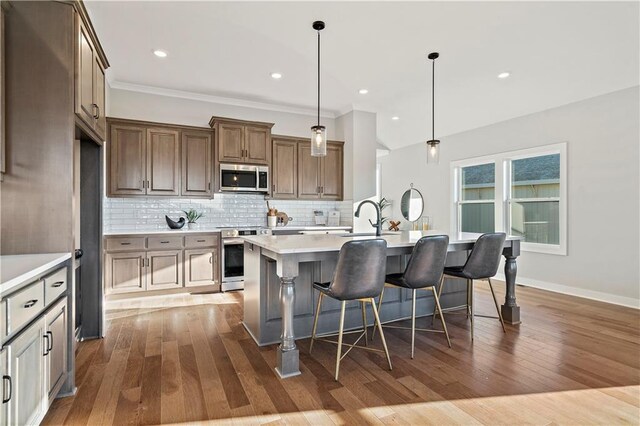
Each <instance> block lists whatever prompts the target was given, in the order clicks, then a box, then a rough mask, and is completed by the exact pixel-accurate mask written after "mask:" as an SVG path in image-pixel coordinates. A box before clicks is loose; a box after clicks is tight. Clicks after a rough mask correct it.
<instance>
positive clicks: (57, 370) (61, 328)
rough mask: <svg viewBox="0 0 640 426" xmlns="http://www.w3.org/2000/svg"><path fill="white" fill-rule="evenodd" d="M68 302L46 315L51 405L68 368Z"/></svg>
mask: <svg viewBox="0 0 640 426" xmlns="http://www.w3.org/2000/svg"><path fill="white" fill-rule="evenodd" d="M67 320H68V313H67V301H66V300H65V299H63V300H61V301H60V302H58V304H57V305H55V306H54V307H53V308H52V309H51V310H50V311H49V312H47V314H46V315H45V325H46V330H45V344H46V345H47V347H45V352H44V353H45V354H46V356H45V360H46V363H45V364H46V368H45V369H46V380H47V382H46V384H47V386H46V390H47V397H48V399H49V403H51V402H52V401H53V399H54V398H55V396H56V395H57V394H58V391H59V390H60V388H61V387H62V384H63V383H64V381H65V379H66V375H65V371H66V366H67Z"/></svg>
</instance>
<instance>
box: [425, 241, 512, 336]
mask: <svg viewBox="0 0 640 426" xmlns="http://www.w3.org/2000/svg"><path fill="white" fill-rule="evenodd" d="M506 238H507V235H506V234H505V233H504V232H495V233H488V234H482V235H481V236H480V237H479V238H478V239H477V240H476V243H475V244H474V246H473V249H471V254H469V257H468V258H467V261H466V263H465V264H464V265H462V266H448V267H446V268H444V275H445V276H449V277H453V278H464V279H466V280H467V305H466V308H467V316H468V317H470V318H471V340H473V323H474V319H475V317H476V316H478V317H485V318H494V319H499V320H500V324H501V325H502V331H503V332H505V333H506V332H507V330H506V329H505V327H504V321H503V320H502V313H501V312H500V307H499V306H498V300H497V299H496V293H495V292H494V291H493V284H492V283H491V277H493V276H494V275H495V274H496V272H498V266H499V265H500V255H501V254H502V248H503V246H504V241H505V239H506ZM474 280H487V281H489V288H490V289H491V295H492V296H493V302H494V303H495V305H496V311H498V316H497V317H493V316H488V315H478V314H476V313H475V310H474V307H473V299H474V294H473V281H474ZM442 287H444V281H443V283H442V285H441V286H440V289H439V290H438V293H439V294H442ZM440 310H441V309H440V307H439V306H436V307H435V309H434V311H433V316H434V317H435V314H436V311H440ZM440 316H441V318H442V315H440Z"/></svg>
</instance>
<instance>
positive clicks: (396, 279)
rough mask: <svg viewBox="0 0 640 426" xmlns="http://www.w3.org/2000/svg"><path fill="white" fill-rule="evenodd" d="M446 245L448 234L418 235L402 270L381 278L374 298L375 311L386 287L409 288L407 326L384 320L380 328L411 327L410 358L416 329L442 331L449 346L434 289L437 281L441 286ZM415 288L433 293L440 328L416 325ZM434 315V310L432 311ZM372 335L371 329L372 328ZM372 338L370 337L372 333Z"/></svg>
mask: <svg viewBox="0 0 640 426" xmlns="http://www.w3.org/2000/svg"><path fill="white" fill-rule="evenodd" d="M448 246H449V237H448V236H446V235H435V236H427V237H422V238H420V239H419V240H418V242H417V243H416V245H415V246H414V247H413V251H412V252H411V258H410V259H409V263H407V267H406V268H405V270H404V273H400V274H389V275H387V277H386V279H385V284H384V288H383V289H382V293H381V294H380V299H379V301H378V310H381V309H382V298H383V297H384V290H385V289H386V288H388V287H395V288H406V289H409V290H411V297H412V301H411V327H402V326H397V325H388V323H385V324H384V326H383V327H389V328H403V329H407V330H409V329H410V330H411V358H413V355H414V352H415V339H416V330H418V331H428V332H432V333H444V335H445V336H446V337H447V344H448V345H449V347H451V340H450V339H449V332H448V331H447V325H446V323H445V321H444V317H443V316H442V309H440V299H439V297H438V293H437V292H436V286H437V285H438V284H440V287H442V284H441V283H442V277H443V275H442V271H443V270H444V263H445V261H446V259H447V247H448ZM417 290H429V291H431V292H432V293H433V299H434V301H435V306H436V307H437V308H438V309H437V311H438V313H439V314H440V318H441V320H442V330H434V329H431V328H416V291H417ZM434 315H435V311H434ZM373 334H374V335H375V329H374V330H373ZM372 339H373V336H372Z"/></svg>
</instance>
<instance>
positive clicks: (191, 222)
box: [182, 209, 203, 229]
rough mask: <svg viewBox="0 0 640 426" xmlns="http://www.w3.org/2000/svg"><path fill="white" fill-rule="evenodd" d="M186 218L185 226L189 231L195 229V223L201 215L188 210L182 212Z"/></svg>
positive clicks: (193, 210)
mask: <svg viewBox="0 0 640 426" xmlns="http://www.w3.org/2000/svg"><path fill="white" fill-rule="evenodd" d="M182 212H183V213H184V214H185V215H186V216H187V222H188V223H187V226H188V227H189V229H193V228H195V227H196V222H197V221H198V219H200V218H201V217H202V215H203V213H198V212H197V211H196V210H195V209H189V211H186V210H183V211H182Z"/></svg>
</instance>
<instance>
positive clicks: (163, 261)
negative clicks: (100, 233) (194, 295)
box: [104, 232, 221, 295]
mask: <svg viewBox="0 0 640 426" xmlns="http://www.w3.org/2000/svg"><path fill="white" fill-rule="evenodd" d="M175 234H176V233H175V232H174V233H173V234H172V235H164V234H160V235H153V236H141V235H136V236H121V235H119V236H109V237H106V239H105V240H106V241H105V243H104V247H105V248H106V251H105V275H104V285H105V293H106V294H107V295H112V294H122V293H133V292H147V291H149V292H152V291H156V290H173V289H178V290H179V289H184V288H187V287H195V286H219V285H220V275H221V271H220V247H221V241H220V233H202V234H201V233H197V234H191V233H189V234H188V235H186V236H185V235H175Z"/></svg>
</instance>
